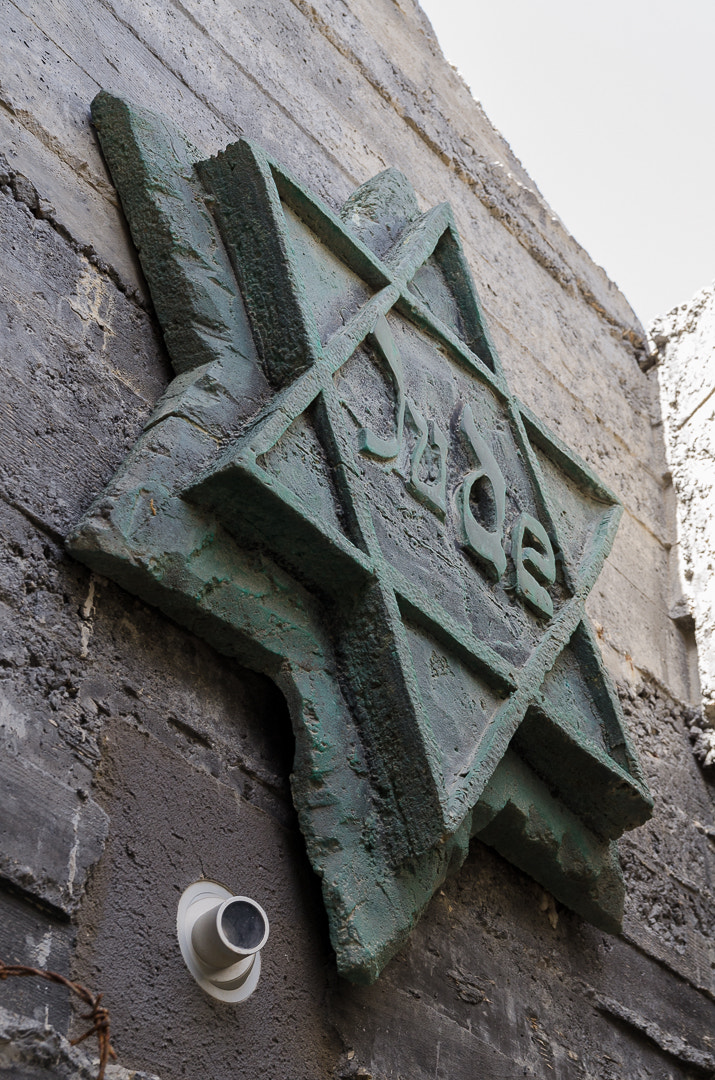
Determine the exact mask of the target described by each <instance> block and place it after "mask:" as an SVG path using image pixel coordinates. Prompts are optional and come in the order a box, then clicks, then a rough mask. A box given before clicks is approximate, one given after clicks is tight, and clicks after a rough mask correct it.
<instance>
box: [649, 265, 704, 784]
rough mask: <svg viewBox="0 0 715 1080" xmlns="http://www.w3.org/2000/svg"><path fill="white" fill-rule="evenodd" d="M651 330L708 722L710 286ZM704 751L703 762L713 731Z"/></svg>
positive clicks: (686, 606)
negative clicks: (655, 346) (655, 351)
mask: <svg viewBox="0 0 715 1080" xmlns="http://www.w3.org/2000/svg"><path fill="white" fill-rule="evenodd" d="M652 335H653V339H654V341H655V343H656V345H657V347H658V373H659V377H660V386H661V394H662V403H663V422H664V426H665V439H666V446H667V453H668V461H669V464H670V468H671V471H672V474H673V487H674V489H675V493H676V496H677V514H678V526H679V528H678V537H679V555H680V564H681V587H682V590H683V601H684V604H683V607H684V610H683V613H682V614H683V615H685V617H690V618H692V619H693V621H694V625H695V637H696V640H697V643H698V670H699V674H700V686H701V691H702V700H703V708H704V712H705V716H706V717H707V719H708V720H710V721H715V574H714V573H713V551H714V549H715V544H714V543H713V520H714V519H715V483H714V482H713V478H714V477H715V287H714V286H712V285H711V286H710V287H709V288H706V289H703V290H702V291H701V292H699V293H698V294H697V295H696V296H695V297H693V299H692V300H691V301H690V303H688V304H682V305H681V306H680V307H677V308H674V309H673V311H671V312H669V313H668V314H667V315H665V316H663V318H661V319H658V320H657V322H656V323H655V324H654V326H653V328H652ZM712 751H713V752H712V755H711V759H710V762H709V764H710V763H712V764H715V735H713V737H712ZM706 756H707V755H706Z"/></svg>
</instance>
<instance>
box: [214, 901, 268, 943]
mask: <svg viewBox="0 0 715 1080" xmlns="http://www.w3.org/2000/svg"><path fill="white" fill-rule="evenodd" d="M221 929H222V930H223V932H224V934H225V936H226V940H227V941H229V942H230V943H231V945H233V946H235V947H236V948H237V949H255V948H256V946H257V945H260V943H261V941H262V939H263V935H264V934H265V932H266V922H265V919H264V918H263V916H262V915H261V913H260V911H259V910H258V908H255V907H254V906H253V904H249V903H248V901H246V900H232V901H231V903H230V904H228V905H227V906H226V907H225V908H224V911H223V915H222V916H221Z"/></svg>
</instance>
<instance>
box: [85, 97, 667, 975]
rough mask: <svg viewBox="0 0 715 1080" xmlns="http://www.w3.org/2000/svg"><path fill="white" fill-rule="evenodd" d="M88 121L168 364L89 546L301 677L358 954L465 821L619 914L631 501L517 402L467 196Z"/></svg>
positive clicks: (353, 959)
mask: <svg viewBox="0 0 715 1080" xmlns="http://www.w3.org/2000/svg"><path fill="white" fill-rule="evenodd" d="M93 117H94V122H95V124H96V127H97V130H98V132H99V136H100V140H101V143H102V148H103V152H104V154H105V157H106V160H107V162H108V165H109V168H110V170H111V173H112V177H113V179H114V181H115V183H116V186H117V189H118V191H119V193H120V196H121V199H122V204H123V207H124V210H125V212H126V215H127V218H128V220H129V225H130V228H131V230H132V235H133V237H134V240H135V243H136V245H137V248H138V251H139V254H140V257H141V261H142V266H143V268H144V271H145V274H146V277H147V280H148V282H149V286H150V288H151V291H152V296H153V298H154V303H155V306H156V310H157V314H158V316H159V319H160V322H161V325H162V328H163V331H164V336H165V339H166V343H167V347H168V349H169V352H170V355H171V357H172V360H173V363H174V366H175V369H176V372H177V375H176V378H175V379H174V381H173V382H172V383H171V385H170V386H169V388H168V390H167V392H166V394H165V395H164V397H163V398H162V399H161V401H160V402H159V404H158V406H157V408H156V410H155V412H154V414H153V415H152V417H151V419H150V421H149V423H148V425H147V427H146V429H145V431H144V432H143V434H142V435H141V437H140V439H139V440H138V442H137V444H136V446H135V448H134V449H133V451H132V452H131V453H130V455H129V457H128V458H127V460H126V461H125V463H124V465H123V466H122V468H121V469H120V470H119V472H118V473H117V475H116V476H115V477H114V479H113V480H112V482H111V483H110V484H109V486H108V488H107V489H106V491H105V492H104V493H103V494H102V495H101V496H100V498H99V499H98V500H97V501H96V502H95V503H94V505H93V506H92V507H90V509H89V511H88V512H87V514H86V515H85V517H84V518H83V520H82V521H81V522H80V523H79V525H78V526H77V528H76V530H75V531H74V533H73V534H72V535H71V536H70V537H69V539H68V545H69V548H70V550H71V551H72V553H73V554H74V555H75V556H76V557H77V558H79V559H82V560H83V561H84V562H86V563H87V564H88V565H90V566H91V567H93V568H94V569H96V570H97V571H98V572H100V573H102V574H105V575H107V576H109V577H112V578H114V580H116V581H118V582H119V583H121V584H122V585H124V586H125V587H126V588H127V589H130V590H131V591H133V592H135V593H137V594H138V595H140V596H141V597H143V598H144V599H145V600H147V601H149V602H150V603H153V604H156V605H157V606H158V607H160V608H161V609H162V610H164V611H165V612H167V614H169V615H170V616H172V617H173V618H174V619H176V620H177V621H178V622H180V623H182V624H183V625H185V626H187V627H189V628H190V629H191V630H193V631H194V632H195V633H197V634H198V635H200V636H201V637H203V638H205V639H206V640H207V641H209V642H211V643H212V644H213V645H214V646H215V647H216V648H217V649H219V650H220V651H221V652H223V653H226V654H228V655H230V656H234V657H236V658H237V659H238V660H240V662H241V663H242V664H245V665H249V666H252V667H254V668H256V669H257V670H259V671H262V672H266V673H267V674H269V675H270V676H271V677H272V678H273V679H274V680H275V681H276V682H277V683H278V684H279V686H280V687H281V688H282V689H283V691H284V693H285V695H286V698H287V700H288V704H289V708H290V711H291V715H292V718H293V724H294V728H295V735H296V758H295V764H294V772H293V776H292V785H293V795H294V800H295V804H296V807H297V809H298V813H299V818H300V824H301V828H302V830H303V833H304V835H305V838H306V843H307V847H308V852H309V856H310V859H311V861H312V863H313V866H314V867H315V869H316V871H317V872H318V874H319V875H320V877H321V879H322V884H323V894H324V898H325V905H326V908H327V911H328V915H329V919H330V928H331V935H332V941H333V944H334V947H335V951H336V954H337V961H338V967H339V970H340V972H341V973H342V974H343V975H345V976H346V977H347V978H348V979H351V980H353V981H356V982H369V981H371V980H373V979H374V978H376V976H377V975H378V974H379V972H380V970H381V969H382V967H383V966H384V964H385V963H386V962H387V960H388V959H389V958H390V956H392V955H393V953H394V952H395V950H396V949H397V948H399V946H400V945H401V944H402V942H403V941H404V940H405V938H406V936H407V934H408V933H409V931H410V929H411V928H412V926H413V925H414V923H415V920H416V919H417V918H418V917H419V915H420V913H421V911H422V910H423V908H424V907H425V905H426V904H427V903H428V901H429V899H430V897H431V896H432V894H433V892H434V891H435V889H436V888H438V887H439V885H440V884H441V883H442V882H443V881H444V879H445V877H446V875H447V874H449V873H452V872H454V871H455V870H456V869H458V867H459V866H460V865H461V863H462V861H463V860H464V858H465V855H466V852H467V848H468V844H469V839H470V836H473V835H477V836H479V837H481V838H482V839H483V840H484V841H485V842H486V843H488V844H491V845H492V846H493V847H495V848H496V849H497V850H498V851H500V852H501V853H502V854H503V855H504V856H505V857H506V858H507V859H509V860H511V861H512V862H514V863H515V864H516V865H518V866H520V867H521V868H523V869H524V870H525V871H526V872H528V873H529V874H531V875H532V876H533V877H534V878H536V879H537V880H538V881H539V882H541V883H542V884H543V885H544V886H545V887H546V888H547V889H549V890H550V891H551V892H552V893H553V894H554V895H555V896H556V897H557V898H559V899H560V900H562V901H563V902H564V903H565V904H567V905H568V906H569V907H571V908H572V909H574V910H575V911H577V912H579V913H581V914H582V915H583V916H584V917H585V918H587V919H589V920H590V921H591V922H593V923H595V924H596V925H598V926H600V927H602V928H604V929H606V930H609V931H616V930H618V929H619V927H620V923H621V917H622V909H623V882H622V877H621V873H620V868H619V865H618V860H617V857H616V853H615V845H614V841H615V839H616V838H617V837H618V836H619V835H621V833H623V832H624V831H625V830H626V829H631V828H634V827H635V826H637V825H640V824H641V823H642V822H644V821H645V820H647V818H648V817H649V816H650V813H651V809H652V802H651V799H650V796H649V794H648V791H647V788H646V785H645V782H644V779H643V776H642V773H641V770H640V767H639V764H638V762H637V760H636V756H635V754H634V751H633V749H632V747H631V744H630V742H629V739H628V736H627V733H626V731H625V728H624V724H623V719H622V715H621V712H620V709H619V705H618V702H617V698H616V697H615V695H614V692H613V689H612V687H611V685H610V683H609V680H608V678H607V676H606V674H605V672H604V670H603V667H602V663H601V659H600V653H599V649H598V645H597V643H596V642H595V640H594V638H593V636H592V633H591V630H590V629H589V624H588V620H587V618H586V615H585V612H584V602H585V599H586V596H587V594H588V592H589V591H590V589H591V587H592V586H593V584H594V582H595V580H596V578H597V576H598V573H599V571H600V569H601V566H602V565H603V561H604V559H605V558H606V555H607V553H608V551H609V549H610V546H611V543H612V540H613V536H614V533H615V530H616V527H617V523H618V518H619V516H620V512H621V508H620V506H619V504H618V502H617V500H616V498H615V497H614V496H613V495H612V494H611V493H610V492H609V491H608V490H607V489H606V488H604V487H603V486H602V485H601V484H600V483H599V481H598V480H597V478H596V477H595V476H594V475H593V474H592V473H591V472H590V471H589V470H588V468H587V467H586V466H585V465H584V464H583V463H582V462H581V461H580V460H578V458H576V457H575V455H573V454H572V453H571V452H570V451H569V450H568V449H567V448H566V447H565V446H563V445H562V444H561V443H560V442H559V441H558V440H557V439H556V438H554V436H553V435H551V434H550V433H549V432H548V431H547V430H546V429H545V428H544V427H543V426H542V425H541V423H540V422H539V421H538V419H537V418H536V417H534V416H533V415H532V414H531V413H530V412H529V411H528V409H526V408H525V407H524V406H523V405H521V404H520V403H519V402H518V401H517V400H516V399H515V398H514V397H513V395H511V394H510V392H509V389H508V387H507V385H506V381H505V378H504V375H503V372H502V369H501V366H500V363H499V359H498V357H497V355H496V351H495V349H494V346H493V344H492V342H491V339H490V337H489V334H488V331H487V329H486V326H485V322H484V318H483V315H482V312H481V309H480V305H479V301H478V299H477V296H476V293H475V291H474V286H473V284H472V280H471V276H470V273H469V270H468V267H467V264H466V261H465V258H464V255H463V252H462V248H461V244H460V240H459V237H458V234H457V231H456V228H455V224H454V219H453V216H452V212H451V209H450V207H449V206H448V205H446V204H443V205H441V206H437V207H435V208H434V209H432V210H429V211H428V212H427V213H424V214H423V213H421V212H420V210H419V207H418V205H417V202H416V199H415V195H414V192H413V190H412V188H411V186H410V184H409V183H408V181H407V180H406V179H405V177H404V176H402V175H401V174H400V173H398V172H397V171H395V170H388V171H387V172H384V173H381V174H380V175H379V176H377V177H375V178H374V179H372V180H370V181H369V182H368V183H366V184H364V185H363V186H362V187H361V188H359V189H358V190H357V191H356V192H355V193H354V194H353V195H352V196H351V198H350V199H349V200H348V201H347V203H346V204H345V205H344V206H343V208H342V209H341V211H340V213H339V214H337V215H336V214H334V213H332V212H331V211H330V210H329V209H328V208H327V207H326V206H324V205H323V204H322V203H321V202H320V201H319V200H318V199H317V198H316V197H314V196H313V195H311V194H310V192H308V191H306V190H305V189H304V188H303V187H301V185H300V184H299V183H298V182H297V181H296V180H295V179H294V178H293V177H291V176H290V175H289V174H288V173H287V172H286V171H285V170H284V169H282V168H281V167H280V166H279V165H278V164H276V163H275V162H274V161H271V160H270V159H269V158H268V157H267V156H266V155H265V154H264V153H263V151H262V150H260V149H259V148H258V147H256V146H255V145H253V144H251V143H249V142H246V141H244V140H241V141H239V142H238V143H236V144H234V145H232V146H229V147H228V149H227V150H226V151H225V152H224V153H221V154H219V155H218V156H217V157H215V158H212V159H210V160H208V161H199V160H198V157H199V155H198V154H197V152H196V151H195V150H194V149H193V148H192V147H191V146H190V145H189V144H188V143H187V142H186V140H185V138H184V137H183V135H182V134H181V133H180V132H179V131H177V130H176V129H175V128H173V127H172V126H171V125H170V124H169V123H168V122H167V121H166V120H164V119H162V118H161V117H159V116H156V115H154V114H152V113H149V112H146V111H143V110H139V109H137V108H134V107H132V106H130V105H128V104H126V103H125V102H123V101H121V100H118V99H116V98H114V97H111V96H109V95H108V94H106V93H102V94H100V95H99V96H98V97H97V99H96V100H95V102H94V104H93Z"/></svg>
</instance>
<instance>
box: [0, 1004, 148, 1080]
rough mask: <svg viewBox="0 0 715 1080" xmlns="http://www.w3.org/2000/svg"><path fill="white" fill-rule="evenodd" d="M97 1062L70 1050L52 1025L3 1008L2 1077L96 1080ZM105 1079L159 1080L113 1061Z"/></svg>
mask: <svg viewBox="0 0 715 1080" xmlns="http://www.w3.org/2000/svg"><path fill="white" fill-rule="evenodd" d="M90 1045H91V1043H85V1046H86V1047H88V1048H89V1046H90ZM97 1061H98V1058H97V1057H96V1056H95V1057H92V1054H91V1052H90V1051H89V1049H86V1050H85V1049H84V1048H78V1047H76V1046H71V1045H70V1044H69V1042H68V1041H67V1039H66V1038H65V1037H64V1036H63V1035H61V1034H60V1033H59V1032H58V1031H56V1030H55V1029H54V1028H52V1027H51V1026H50V1025H49V1024H47V1023H44V1024H43V1023H39V1022H38V1021H34V1022H32V1021H28V1020H27V1018H26V1017H24V1016H20V1015H18V1014H17V1013H11V1012H9V1011H8V1010H7V1009H3V1008H1V1007H0V1076H2V1075H7V1076H11V1077H13V1078H14V1080H44V1078H46V1077H47V1075H48V1073H50V1071H51V1074H52V1076H53V1077H55V1078H56V1080H96V1076H97ZM104 1075H105V1077H106V1080H159V1078H158V1077H155V1076H149V1075H148V1074H147V1073H143V1072H136V1071H135V1070H133V1069H132V1070H129V1069H123V1068H122V1067H121V1065H115V1064H113V1063H112V1062H111V1061H110V1062H109V1064H108V1066H107V1069H106V1071H105V1074H104Z"/></svg>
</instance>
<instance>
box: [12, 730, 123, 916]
mask: <svg viewBox="0 0 715 1080" xmlns="http://www.w3.org/2000/svg"><path fill="white" fill-rule="evenodd" d="M108 826H109V821H108V819H107V816H106V814H105V813H103V811H102V810H100V808H99V807H98V806H97V804H96V803H95V802H94V800H93V799H91V798H90V797H89V795H88V793H87V792H86V791H84V790H82V789H80V790H79V791H77V790H73V789H72V788H70V787H68V786H67V785H66V784H63V783H61V782H60V781H59V780H56V779H55V778H54V777H53V776H51V775H50V774H49V773H47V772H45V770H44V769H40V768H38V767H37V766H36V765H31V764H27V763H25V762H24V761H23V760H22V758H19V757H17V756H16V755H15V754H13V753H12V752H10V751H9V750H5V752H4V753H3V792H2V805H0V876H1V877H4V878H6V879H7V880H8V881H10V882H12V883H13V884H14V885H17V886H19V887H20V888H23V889H26V890H28V891H29V892H31V893H32V894H33V896H36V897H37V898H38V899H40V900H43V901H45V902H46V903H47V904H50V905H52V906H54V907H58V908H59V909H60V910H61V911H63V912H65V913H66V914H67V915H73V914H76V912H77V908H78V906H79V902H80V900H81V898H82V893H83V891H84V886H85V882H86V878H87V873H88V872H89V869H90V867H91V866H92V865H93V864H94V863H95V862H96V861H97V859H98V858H99V856H100V855H101V854H102V848H103V847H104V840H105V838H106V835H107V830H108Z"/></svg>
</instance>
